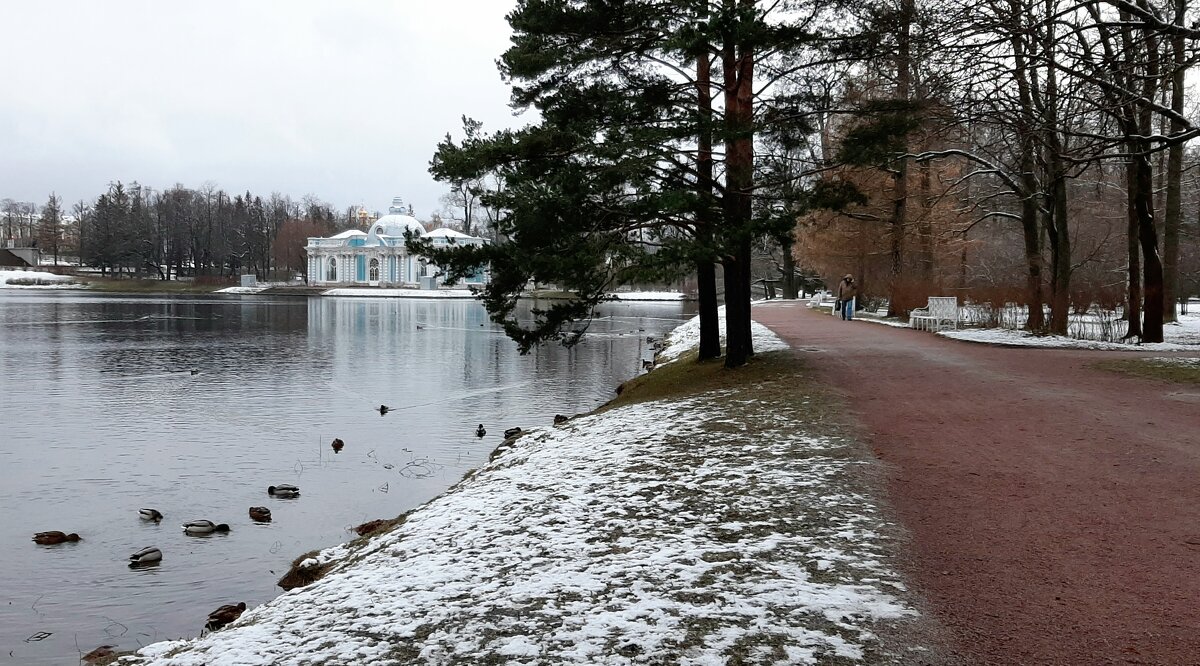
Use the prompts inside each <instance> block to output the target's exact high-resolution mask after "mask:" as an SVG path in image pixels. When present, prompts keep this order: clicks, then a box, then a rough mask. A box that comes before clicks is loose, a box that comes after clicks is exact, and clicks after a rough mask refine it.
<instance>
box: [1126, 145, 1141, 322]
mask: <svg viewBox="0 0 1200 666" xmlns="http://www.w3.org/2000/svg"><path fill="white" fill-rule="evenodd" d="M1129 151H1130V152H1133V151H1134V147H1133V145H1132V143H1130V145H1129ZM1125 188H1126V190H1127V192H1126V199H1127V203H1126V205H1125V206H1126V215H1127V217H1128V225H1127V228H1126V234H1125V240H1126V249H1127V250H1128V257H1129V258H1128V264H1129V265H1128V269H1127V270H1128V273H1127V275H1126V281H1127V289H1128V291H1127V294H1126V297H1125V299H1126V300H1125V320H1126V321H1127V322H1129V327H1128V329H1127V330H1126V331H1125V337H1127V338H1133V337H1136V338H1138V339H1141V337H1142V265H1141V264H1142V253H1141V248H1140V247H1139V246H1138V211H1137V201H1138V194H1137V189H1138V178H1137V168H1136V167H1135V166H1134V161H1133V160H1130V161H1129V164H1128V165H1127V166H1126V167H1125Z"/></svg>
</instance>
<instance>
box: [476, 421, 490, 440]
mask: <svg viewBox="0 0 1200 666" xmlns="http://www.w3.org/2000/svg"><path fill="white" fill-rule="evenodd" d="M486 434H487V431H486V430H484V429H483V424H482V423H480V424H479V427H478V428H476V429H475V436H476V437H480V438H482V437H483V436H484V435H486Z"/></svg>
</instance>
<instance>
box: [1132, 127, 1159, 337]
mask: <svg viewBox="0 0 1200 666" xmlns="http://www.w3.org/2000/svg"><path fill="white" fill-rule="evenodd" d="M1139 143H1144V142H1139ZM1148 150H1149V145H1143V151H1142V152H1141V153H1140V154H1139V155H1137V156H1135V157H1134V158H1133V159H1134V164H1135V165H1136V173H1137V180H1138V183H1137V185H1138V188H1137V195H1138V196H1137V199H1136V210H1137V223H1138V224H1137V231H1138V241H1139V242H1140V244H1141V247H1142V295H1143V303H1144V306H1143V309H1142V342H1162V341H1163V266H1162V260H1161V259H1159V255H1158V232H1157V230H1156V229H1155V228H1154V191H1153V187H1154V167H1153V166H1152V165H1151V163H1150V156H1149V154H1148V152H1147V151H1148Z"/></svg>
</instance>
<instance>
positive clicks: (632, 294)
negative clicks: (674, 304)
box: [609, 291, 687, 301]
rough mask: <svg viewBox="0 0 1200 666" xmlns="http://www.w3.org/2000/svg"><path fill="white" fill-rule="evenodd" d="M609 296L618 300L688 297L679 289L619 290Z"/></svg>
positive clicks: (678, 298)
mask: <svg viewBox="0 0 1200 666" xmlns="http://www.w3.org/2000/svg"><path fill="white" fill-rule="evenodd" d="M609 296H612V297H613V298H615V299H617V300H618V301H682V300H684V299H685V298H687V296H685V295H683V294H681V293H679V292H677V291H618V292H615V293H612V294H609Z"/></svg>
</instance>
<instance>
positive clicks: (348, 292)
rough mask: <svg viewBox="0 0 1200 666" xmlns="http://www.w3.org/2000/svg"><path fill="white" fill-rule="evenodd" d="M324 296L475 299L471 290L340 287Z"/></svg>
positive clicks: (324, 293)
mask: <svg viewBox="0 0 1200 666" xmlns="http://www.w3.org/2000/svg"><path fill="white" fill-rule="evenodd" d="M321 295H322V296H383V297H388V298H475V295H474V294H472V293H471V291H470V290H469V289H390V288H383V287H339V288H335V289H330V290H328V291H325V292H323V293H322V294H321Z"/></svg>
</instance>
